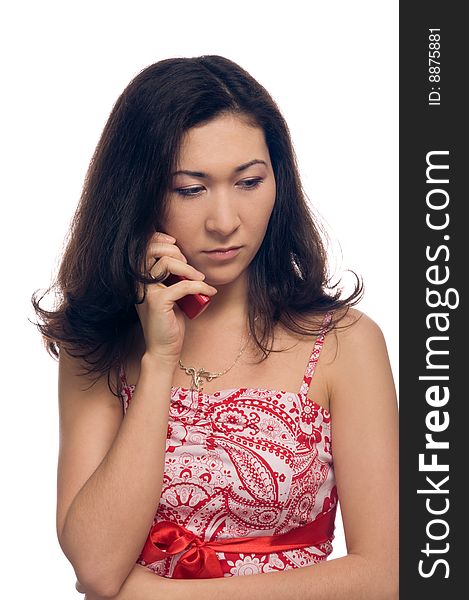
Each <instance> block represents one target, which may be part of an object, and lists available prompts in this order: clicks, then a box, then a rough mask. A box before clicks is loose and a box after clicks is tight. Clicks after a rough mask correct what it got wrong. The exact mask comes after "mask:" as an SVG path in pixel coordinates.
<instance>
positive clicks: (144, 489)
mask: <svg viewBox="0 0 469 600" xmlns="http://www.w3.org/2000/svg"><path fill="white" fill-rule="evenodd" d="M172 375H173V373H172V372H171V370H170V369H169V368H165V367H164V366H162V365H161V364H160V363H159V362H158V361H155V360H154V358H153V357H150V356H147V355H144V357H143V358H142V365H141V371H140V377H139V381H138V389H136V391H135V394H134V396H133V399H132V402H131V404H130V406H129V409H128V411H127V415H126V417H125V419H124V420H122V406H121V405H119V403H118V401H117V400H116V398H115V397H114V396H112V394H111V392H110V391H109V390H108V389H107V378H106V377H104V378H102V380H100V381H99V382H97V384H96V386H95V387H93V388H91V389H90V390H87V391H83V389H82V387H83V384H84V381H83V379H82V377H79V376H78V375H77V368H76V363H75V362H74V361H72V360H71V359H70V358H67V357H66V355H65V354H63V353H62V352H61V353H60V359H59V408H60V411H59V412H60V452H59V464H58V482H57V485H58V490H57V492H58V498H57V534H58V538H59V543H60V546H61V548H62V550H63V552H64V554H65V555H66V556H67V558H68V559H69V560H70V562H71V563H72V565H73V567H74V569H75V573H76V575H77V577H78V579H79V581H80V583H82V584H83V585H84V586H86V588H87V589H89V590H90V592H92V593H95V594H102V595H103V596H112V595H113V594H116V593H117V592H118V590H119V589H120V588H121V586H122V584H123V582H124V581H125V579H126V578H127V576H128V575H129V573H130V572H131V570H132V569H133V567H134V565H135V561H136V560H137V557H138V555H139V552H140V551H141V549H142V548H143V545H144V543H145V540H146V538H147V535H148V532H149V530H150V527H151V524H152V520H153V517H154V514H155V510H156V507H157V505H158V501H159V497H160V494H161V487H162V479H163V471H164V453H165V449H166V447H165V446H166V435H167V424H168V411H169V399H170V390H171V383H172ZM149 473H151V474H152V476H151V477H149V475H148V474H149Z"/></svg>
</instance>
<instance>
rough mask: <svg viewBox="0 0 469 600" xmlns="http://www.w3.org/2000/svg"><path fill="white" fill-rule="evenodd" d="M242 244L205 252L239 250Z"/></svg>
mask: <svg viewBox="0 0 469 600" xmlns="http://www.w3.org/2000/svg"><path fill="white" fill-rule="evenodd" d="M238 248H241V246H228V247H227V248H213V250H205V251H204V252H228V250H237V249H238Z"/></svg>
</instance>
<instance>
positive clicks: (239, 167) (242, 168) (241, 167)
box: [172, 158, 267, 179]
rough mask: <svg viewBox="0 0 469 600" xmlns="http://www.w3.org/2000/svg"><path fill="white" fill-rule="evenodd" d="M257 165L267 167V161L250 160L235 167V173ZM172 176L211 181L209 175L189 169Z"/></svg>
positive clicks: (176, 172)
mask: <svg viewBox="0 0 469 600" xmlns="http://www.w3.org/2000/svg"><path fill="white" fill-rule="evenodd" d="M256 164H262V165H265V166H267V163H266V162H265V160H260V159H258V158H254V159H253V160H250V161H249V162H247V163H243V164H242V165H239V166H238V167H235V168H234V169H233V173H239V172H240V171H244V170H245V169H248V168H249V167H251V166H252V165H256ZM172 175H173V177H175V176H176V175H191V176H192V177H200V178H202V179H210V175H208V174H207V173H203V172H202V171H188V170H187V169H183V170H182V171H175V172H174V173H173V174H172Z"/></svg>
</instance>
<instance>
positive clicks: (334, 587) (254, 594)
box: [116, 554, 398, 600]
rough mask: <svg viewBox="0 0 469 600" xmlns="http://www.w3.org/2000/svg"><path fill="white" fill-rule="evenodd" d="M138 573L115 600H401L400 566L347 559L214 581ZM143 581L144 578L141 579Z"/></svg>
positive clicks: (363, 559) (347, 557)
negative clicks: (399, 589) (399, 598)
mask: <svg viewBox="0 0 469 600" xmlns="http://www.w3.org/2000/svg"><path fill="white" fill-rule="evenodd" d="M144 570H145V569H143V571H142V572H141V573H136V575H137V576H136V577H135V578H133V579H131V578H129V580H128V581H127V585H125V586H124V587H123V589H122V596H121V595H120V594H119V595H118V596H117V597H116V600H159V598H161V597H162V596H161V592H162V591H163V590H164V592H165V594H164V598H165V599H166V600H187V598H189V597H190V598H192V600H216V599H218V598H220V597H222V598H223V600H266V599H267V598H268V599H269V600H365V599H366V600H397V598H398V592H397V586H398V583H397V566H396V567H395V568H391V567H390V566H389V565H388V566H387V567H386V566H383V564H378V563H377V562H374V561H370V560H368V559H365V558H363V557H361V556H358V555H353V554H349V555H347V556H344V557H342V558H337V559H334V560H330V561H325V562H322V563H317V564H315V565H311V566H309V567H303V568H299V569H290V570H287V571H281V572H278V571H275V572H270V573H260V574H257V575H244V576H235V577H218V578H214V579H173V580H165V581H163V580H164V578H162V577H157V576H155V575H154V574H153V573H151V572H148V573H145V572H144ZM139 575H140V577H139Z"/></svg>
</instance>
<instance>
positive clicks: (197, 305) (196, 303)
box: [163, 273, 211, 319]
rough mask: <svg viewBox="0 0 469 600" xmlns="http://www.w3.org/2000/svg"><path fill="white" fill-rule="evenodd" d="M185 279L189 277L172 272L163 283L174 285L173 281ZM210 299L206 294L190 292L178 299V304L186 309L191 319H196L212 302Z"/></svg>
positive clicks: (185, 311)
mask: <svg viewBox="0 0 469 600" xmlns="http://www.w3.org/2000/svg"><path fill="white" fill-rule="evenodd" d="M183 279H187V277H184V275H175V274H174V273H170V274H169V276H168V277H167V278H166V279H165V280H164V281H163V283H164V284H165V285H173V283H177V282H178V281H182V280H183ZM210 300H211V297H210V296H206V295H205V294H189V295H187V296H184V297H183V298H180V299H179V300H176V304H177V305H178V306H179V308H180V309H181V310H182V311H184V313H185V314H186V315H187V316H188V317H189V319H195V317H198V316H199V315H200V314H201V313H202V312H203V311H204V310H205V309H206V308H207V306H208V305H209V304H210Z"/></svg>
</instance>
